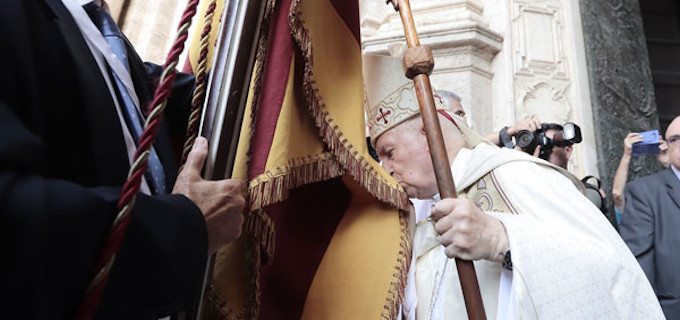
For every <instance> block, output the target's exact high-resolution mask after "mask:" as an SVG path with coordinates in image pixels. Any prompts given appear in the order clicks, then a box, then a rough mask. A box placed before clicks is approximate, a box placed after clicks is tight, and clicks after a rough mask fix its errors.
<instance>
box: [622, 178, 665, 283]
mask: <svg viewBox="0 0 680 320" xmlns="http://www.w3.org/2000/svg"><path fill="white" fill-rule="evenodd" d="M643 182H644V181H637V182H632V183H629V184H628V186H626V192H625V197H626V198H625V199H626V205H625V207H624V211H623V215H622V216H621V225H620V227H619V228H620V233H621V237H622V238H623V240H624V241H625V242H626V244H627V245H628V248H630V250H631V251H632V252H633V254H634V255H635V257H636V258H637V260H638V262H639V263H640V266H641V267H642V270H643V271H644V272H645V274H646V275H647V278H648V279H649V281H650V283H651V284H652V286H654V284H655V266H654V214H653V212H652V208H653V206H652V205H651V204H650V203H649V201H650V197H649V193H650V192H652V191H650V190H648V188H646V187H647V186H646V184H644V183H643ZM655 289H656V288H655Z"/></svg>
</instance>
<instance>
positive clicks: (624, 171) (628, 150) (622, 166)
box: [612, 132, 643, 212]
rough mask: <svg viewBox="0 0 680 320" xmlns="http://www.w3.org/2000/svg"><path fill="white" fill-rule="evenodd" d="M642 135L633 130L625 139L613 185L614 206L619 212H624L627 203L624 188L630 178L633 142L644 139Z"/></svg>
mask: <svg viewBox="0 0 680 320" xmlns="http://www.w3.org/2000/svg"><path fill="white" fill-rule="evenodd" d="M642 139H643V138H642V136H641V135H640V134H639V133H636V132H631V133H629V134H628V135H627V136H626V138H625V139H623V155H622V156H621V161H619V167H618V169H616V174H614V183H613V185H612V196H613V197H614V206H616V209H617V210H619V212H623V207H624V205H625V203H626V199H625V197H624V193H623V192H624V189H625V188H626V180H628V167H629V166H630V158H631V156H632V154H633V144H634V143H637V142H640V141H642Z"/></svg>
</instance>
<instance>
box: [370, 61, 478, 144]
mask: <svg viewBox="0 0 680 320" xmlns="http://www.w3.org/2000/svg"><path fill="white" fill-rule="evenodd" d="M363 72H364V85H365V89H366V103H365V105H364V107H365V108H366V116H367V117H368V118H367V122H368V126H369V129H370V134H371V144H372V145H373V146H375V141H376V140H377V139H378V137H380V135H382V134H383V133H385V132H386V131H387V130H389V129H391V128H394V127H395V126H397V125H399V124H401V123H402V122H404V121H406V120H408V119H410V118H412V117H415V116H417V115H420V107H419V106H418V98H417V96H416V91H415V88H414V85H413V80H411V79H409V78H407V77H406V75H405V72H404V67H403V64H402V59H401V57H390V56H382V55H374V54H365V55H364V56H363ZM432 94H433V96H434V103H435V107H436V109H437V110H438V111H439V110H441V111H444V112H446V113H447V114H449V115H450V116H451V118H453V120H454V124H455V125H456V126H457V127H458V128H459V129H460V130H461V132H463V134H464V135H465V138H466V139H467V141H468V143H469V145H470V146H475V145H477V144H478V143H480V142H483V141H486V140H485V139H484V138H482V137H481V136H480V135H479V134H477V133H476V132H474V131H472V130H470V129H469V128H468V127H467V124H466V122H465V119H463V118H461V117H459V116H457V115H455V114H453V113H451V112H450V111H449V110H448V109H447V108H446V106H445V105H444V101H443V99H442V97H441V96H440V95H439V94H437V90H435V89H432Z"/></svg>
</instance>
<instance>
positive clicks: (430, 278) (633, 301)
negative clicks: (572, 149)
mask: <svg viewBox="0 0 680 320" xmlns="http://www.w3.org/2000/svg"><path fill="white" fill-rule="evenodd" d="M452 172H453V177H454V179H455V183H456V187H457V188H458V190H459V192H460V197H466V198H468V199H470V200H472V201H473V202H475V204H477V205H478V206H479V207H480V208H481V209H482V210H484V211H485V212H486V213H487V214H489V215H492V216H494V217H495V218H497V219H499V220H500V221H501V222H502V223H503V225H504V227H505V228H506V231H507V234H508V238H509V241H510V248H511V252H512V261H513V271H507V270H503V269H502V268H501V265H500V264H499V263H494V262H489V261H476V262H475V268H476V272H477V277H478V280H479V284H480V290H481V294H482V299H483V301H484V307H485V310H486V315H487V318H488V319H550V320H552V319H664V317H663V313H662V312H661V308H660V306H659V303H658V301H657V300H656V296H655V294H654V292H653V290H652V287H651V285H650V284H649V282H648V281H647V278H646V277H645V275H644V273H643V272H642V269H641V268H640V266H639V265H638V263H637V261H636V260H635V258H634V257H633V255H632V254H631V252H630V251H629V250H628V247H627V246H626V245H625V244H624V242H623V241H622V240H621V238H620V237H619V235H618V233H617V232H616V230H615V229H614V228H613V227H612V226H611V224H610V223H609V221H608V220H607V219H606V218H605V217H604V216H603V214H602V213H601V212H600V211H599V210H598V209H597V208H596V207H595V206H594V205H593V204H592V203H591V202H590V201H589V200H588V199H587V198H585V196H583V194H582V192H581V191H580V190H579V188H582V187H581V185H580V182H579V181H578V180H577V179H576V178H575V177H573V176H572V175H570V174H568V173H567V172H566V171H564V170H562V169H558V168H556V167H554V166H552V165H550V164H549V163H547V162H545V161H543V160H540V159H538V158H534V157H531V156H529V155H527V154H524V153H521V152H518V151H514V150H509V149H498V148H496V147H492V146H487V145H483V144H481V145H478V146H477V147H476V148H474V149H472V150H470V149H462V150H461V151H459V153H458V155H457V156H456V159H455V161H454V163H453V165H452ZM461 191H462V192H461ZM429 205H430V204H429V203H425V204H423V203H422V202H421V203H417V204H416V217H418V218H420V219H419V220H420V221H418V222H417V226H416V230H415V236H414V243H413V254H414V256H413V258H414V259H413V263H412V266H411V270H410V272H409V279H408V284H407V288H406V296H405V299H404V304H403V312H404V317H405V318H406V319H419V320H420V319H427V320H429V319H467V313H466V311H465V305H464V302H463V298H462V292H461V289H460V284H459V280H458V274H457V272H456V268H455V263H454V261H453V260H449V259H448V258H447V257H446V255H445V254H444V249H443V247H442V246H441V245H440V244H439V243H438V242H437V241H436V236H437V234H436V231H435V230H434V226H433V224H432V222H430V221H429V220H422V219H423V218H424V217H427V216H428V215H429V207H428V206H429ZM423 210H427V213H424V212H423ZM502 278H503V279H505V280H506V281H507V282H506V283H501V279H502Z"/></svg>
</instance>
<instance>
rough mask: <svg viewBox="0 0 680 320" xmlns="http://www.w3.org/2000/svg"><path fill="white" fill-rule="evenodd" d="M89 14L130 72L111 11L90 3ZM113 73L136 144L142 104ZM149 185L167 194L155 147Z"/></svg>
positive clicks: (141, 127)
mask: <svg viewBox="0 0 680 320" xmlns="http://www.w3.org/2000/svg"><path fill="white" fill-rule="evenodd" d="M83 8H84V9H85V11H86V12H87V14H88V15H89V16H90V19H92V22H93V23H94V24H95V25H96V26H97V28H98V29H99V31H101V33H102V35H103V36H104V40H106V42H107V43H108V44H109V45H110V46H111V50H112V51H113V53H114V54H115V55H116V57H117V58H118V59H119V60H120V62H121V63H122V64H123V66H124V67H125V68H126V69H127V71H128V72H130V65H129V64H128V59H127V49H126V45H125V38H124V37H123V34H122V33H121V32H120V29H118V26H116V22H115V21H113V18H111V15H109V14H108V12H106V11H105V10H104V9H102V8H100V7H99V6H98V5H97V4H95V3H94V2H91V3H88V4H86V5H85V6H83ZM109 70H111V74H112V75H113V79H114V80H115V83H116V86H115V87H116V93H117V95H118V97H117V98H118V101H119V104H120V106H121V109H123V118H125V123H126V124H127V126H128V129H129V130H130V133H131V135H132V138H133V139H134V140H135V143H136V144H138V143H139V138H140V136H141V135H142V131H143V129H144V116H143V115H142V113H141V112H140V110H139V107H138V106H137V105H136V104H135V102H134V101H133V100H132V98H131V97H130V94H129V93H128V91H127V89H126V88H125V85H124V84H123V82H122V81H121V80H120V77H119V76H118V75H116V73H115V72H113V70H112V69H111V68H109ZM145 177H146V180H147V182H148V183H149V187H150V188H151V191H152V192H153V193H154V194H165V193H167V192H166V190H165V171H163V164H162V163H161V160H160V158H159V157H158V154H157V153H156V150H155V148H153V146H152V148H151V153H150V154H149V158H148V167H147V170H146V173H145Z"/></svg>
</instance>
